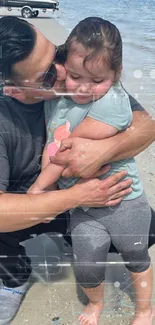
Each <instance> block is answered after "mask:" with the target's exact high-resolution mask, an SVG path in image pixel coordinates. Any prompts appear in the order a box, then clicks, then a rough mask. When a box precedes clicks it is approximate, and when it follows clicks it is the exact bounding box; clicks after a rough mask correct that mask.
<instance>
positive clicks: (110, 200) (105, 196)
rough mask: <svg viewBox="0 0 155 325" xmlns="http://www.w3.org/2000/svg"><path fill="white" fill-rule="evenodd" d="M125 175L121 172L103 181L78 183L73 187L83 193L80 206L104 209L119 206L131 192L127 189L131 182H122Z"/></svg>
mask: <svg viewBox="0 0 155 325" xmlns="http://www.w3.org/2000/svg"><path fill="white" fill-rule="evenodd" d="M126 175H127V173H126V172H125V171H122V172H120V173H117V174H115V175H113V176H109V177H107V178H105V179H104V180H99V179H91V180H81V181H80V183H78V184H76V185H74V186H73V188H74V189H76V190H77V189H78V188H77V187H79V191H80V192H81V193H83V200H82V201H81V204H80V205H81V206H87V207H106V206H115V205H116V204H119V203H120V202H121V201H122V199H123V197H124V196H125V195H127V194H129V193H131V192H132V189H131V188H129V187H130V186H131V184H132V180H131V179H127V180H124V181H123V180H122V179H123V178H124V177H125V176H126ZM121 180H122V181H121Z"/></svg>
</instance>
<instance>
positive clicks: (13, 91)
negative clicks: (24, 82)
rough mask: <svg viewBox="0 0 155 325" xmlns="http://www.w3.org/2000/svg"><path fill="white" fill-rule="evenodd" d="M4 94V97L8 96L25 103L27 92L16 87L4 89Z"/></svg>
mask: <svg viewBox="0 0 155 325" xmlns="http://www.w3.org/2000/svg"><path fill="white" fill-rule="evenodd" d="M3 93H4V95H6V96H8V97H12V98H15V99H17V100H19V101H23V100H25V98H26V96H25V92H24V91H23V90H22V89H20V88H18V87H16V86H9V87H7V86H6V87H4V89H3Z"/></svg>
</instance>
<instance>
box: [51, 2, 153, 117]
mask: <svg viewBox="0 0 155 325" xmlns="http://www.w3.org/2000/svg"><path fill="white" fill-rule="evenodd" d="M154 12H155V0H153V1H152V0H133V1H127V0H124V1H123V0H95V1H92V0H89V1H88V0H60V11H59V12H57V13H56V14H55V18H56V20H57V21H58V22H59V23H61V24H62V25H63V26H64V27H65V28H66V29H67V31H68V33H69V32H70V31H71V30H72V28H73V27H74V26H75V25H76V24H77V23H78V22H79V21H80V20H82V19H83V18H85V17H88V16H99V17H102V18H104V19H107V20H110V21H111V22H112V23H114V24H115V25H116V26H117V27H118V28H119V30H120V32H121V35H122V39H123V72H122V82H123V84H124V85H125V87H126V89H127V90H128V91H130V93H131V94H133V95H134V96H135V97H136V98H137V100H139V101H140V102H141V103H142V104H143V105H146V107H148V108H149V110H152V109H153V111H155V97H154V91H155V13H154Z"/></svg>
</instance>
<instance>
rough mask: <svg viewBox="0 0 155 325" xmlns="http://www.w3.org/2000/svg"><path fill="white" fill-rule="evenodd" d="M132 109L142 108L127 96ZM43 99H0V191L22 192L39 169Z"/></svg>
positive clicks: (42, 132) (42, 133)
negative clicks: (33, 100) (27, 101)
mask: <svg viewBox="0 0 155 325" xmlns="http://www.w3.org/2000/svg"><path fill="white" fill-rule="evenodd" d="M130 102H131V106H132V110H133V111H134V110H137V111H138V110H139V111H141V110H143V108H142V107H141V106H140V105H139V104H138V103H137V101H136V100H135V99H133V98H132V97H130ZM43 104H44V103H43V102H41V103H37V104H33V105H26V104H23V103H21V102H19V101H17V100H15V99H11V98H7V97H4V98H1V101H0V191H4V192H5V191H7V192H11V193H14V192H18V193H25V192H26V191H27V189H28V188H29V187H30V186H31V185H32V184H33V182H34V181H35V179H36V178H37V176H38V174H39V172H40V163H41V155H42V151H43V148H44V144H45V138H46V130H45V121H44V109H43Z"/></svg>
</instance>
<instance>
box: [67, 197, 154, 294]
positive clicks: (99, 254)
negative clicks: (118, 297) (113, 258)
mask: <svg viewBox="0 0 155 325" xmlns="http://www.w3.org/2000/svg"><path fill="white" fill-rule="evenodd" d="M150 221H151V210H150V207H149V205H148V202H147V199H146V197H145V195H144V194H143V195H142V196H140V197H139V198H137V199H135V200H130V201H125V200H124V201H122V202H121V203H120V204H119V205H117V206H115V207H112V208H108V207H107V208H90V209H89V210H88V211H87V212H84V210H83V209H82V208H77V209H75V210H74V211H73V212H72V214H71V220H70V222H71V234H72V242H73V253H74V270H75V276H76V278H77V280H78V282H79V283H80V284H81V285H82V286H83V287H85V288H93V287H96V286H98V285H99V284H100V283H101V282H102V281H103V280H104V277H105V264H106V263H105V262H106V260H107V254H108V251H109V247H110V243H111V241H112V243H113V245H114V246H115V247H116V249H117V250H118V252H119V253H120V254H121V256H122V258H123V260H124V261H125V262H126V263H127V264H126V267H127V268H128V269H129V270H130V271H131V272H137V273H138V272H139V273H140V272H144V271H145V270H147V269H148V268H149V266H150V257H149V254H148V234H149V228H150Z"/></svg>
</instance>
